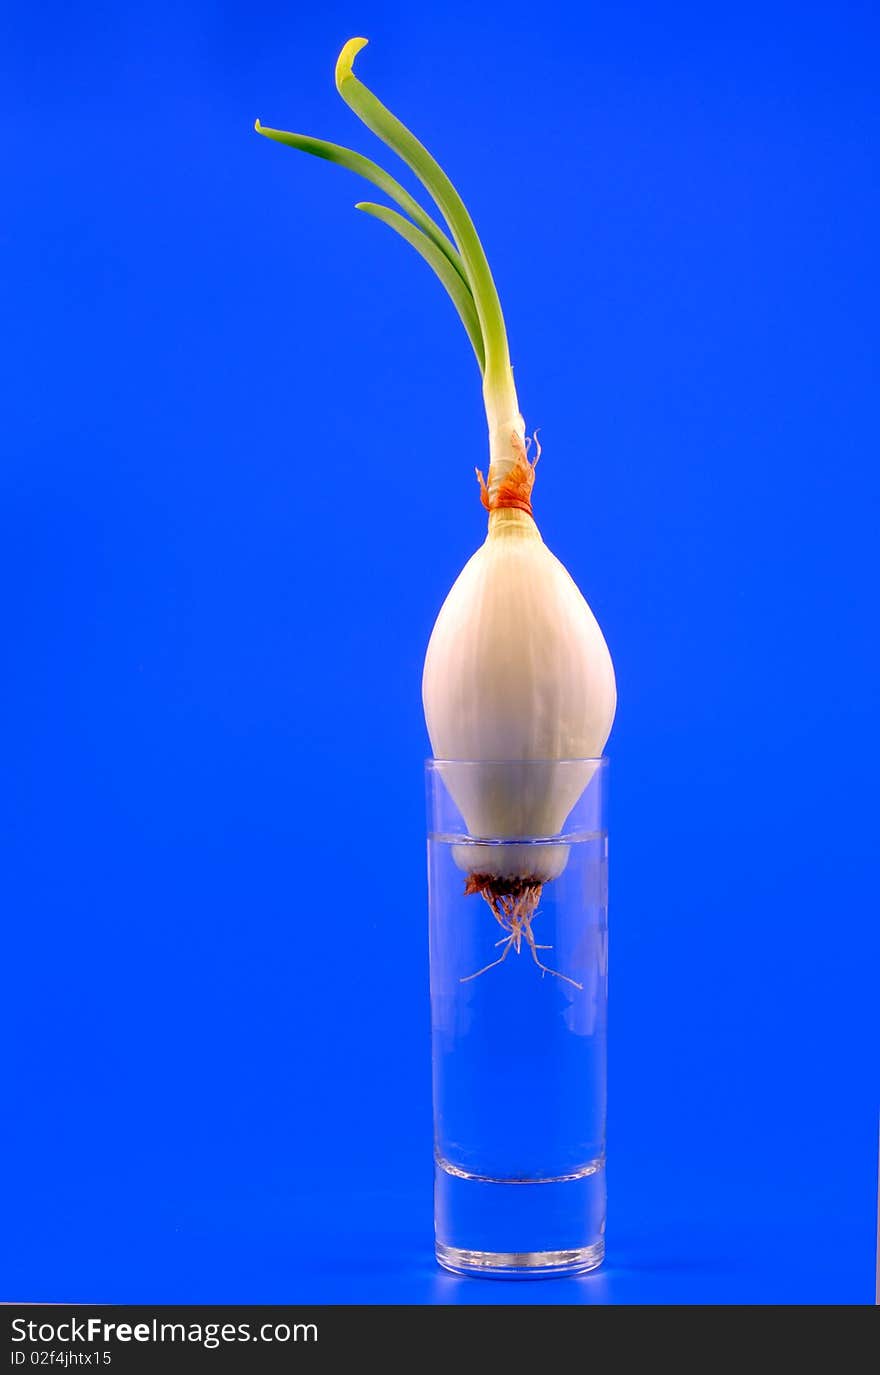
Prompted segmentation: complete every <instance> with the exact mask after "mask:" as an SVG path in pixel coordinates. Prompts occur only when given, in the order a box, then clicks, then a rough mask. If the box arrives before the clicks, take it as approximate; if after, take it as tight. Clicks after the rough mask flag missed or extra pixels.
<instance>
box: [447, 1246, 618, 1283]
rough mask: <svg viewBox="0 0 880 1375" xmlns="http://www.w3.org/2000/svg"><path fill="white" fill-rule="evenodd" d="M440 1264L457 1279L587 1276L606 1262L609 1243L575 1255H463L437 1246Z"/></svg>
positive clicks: (469, 1252) (548, 1253)
mask: <svg viewBox="0 0 880 1375" xmlns="http://www.w3.org/2000/svg"><path fill="white" fill-rule="evenodd" d="M436 1250H437V1260H438V1261H439V1262H440V1264H441V1265H442V1266H443V1268H444V1270H451V1271H452V1273H453V1274H454V1275H480V1276H482V1277H483V1278H484V1279H555V1278H558V1277H559V1276H560V1275H585V1274H587V1272H588V1271H590V1270H595V1269H597V1267H598V1266H600V1265H601V1264H602V1261H603V1260H604V1258H605V1242H604V1241H597V1242H596V1243H595V1245H593V1246H581V1247H579V1248H578V1249H577V1250H575V1251H461V1250H459V1249H458V1247H456V1246H444V1245H442V1243H441V1242H439V1241H438V1243H437V1248H436Z"/></svg>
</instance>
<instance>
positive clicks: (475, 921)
mask: <svg viewBox="0 0 880 1375" xmlns="http://www.w3.org/2000/svg"><path fill="white" fill-rule="evenodd" d="M427 792H428V891H429V911H430V945H431V1019H432V1045H433V1078H434V1158H435V1167H434V1168H435V1175H434V1178H435V1187H434V1214H435V1230H436V1247H437V1259H438V1260H439V1262H440V1264H441V1265H443V1266H445V1267H446V1269H448V1270H452V1271H455V1272H456V1273H459V1274H468V1275H487V1276H505V1277H510V1276H518V1277H531V1276H549V1275H563V1274H580V1273H583V1272H585V1271H587V1270H593V1269H595V1268H596V1266H597V1265H599V1264H601V1261H602V1257H603V1255H604V1250H605V1098H606V1022H607V1015H606V1014H607V951H608V928H607V888H608V884H607V873H608V843H607V831H606V824H605V804H606V793H607V760H605V759H565V760H552V761H544V760H529V761H527V762H522V761H497V762H492V763H483V762H474V761H466V760H438V759H431V760H428V762H427ZM492 831H495V832H498V831H500V832H501V834H497V833H496V834H492V833H491V832H492Z"/></svg>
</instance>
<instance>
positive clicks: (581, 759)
mask: <svg viewBox="0 0 880 1375" xmlns="http://www.w3.org/2000/svg"><path fill="white" fill-rule="evenodd" d="M609 761H610V756H609V755H607V754H599V755H593V756H590V755H576V756H573V757H572V758H570V759H435V758H433V757H430V758H428V759H426V760H425V768H426V769H428V770H431V769H436V768H439V767H441V766H442V765H446V764H456V765H469V766H470V767H472V768H480V769H485V768H490V767H493V766H496V765H498V764H516V765H517V766H518V767H522V765H524V764H596V765H601V766H602V767H603V768H607V767H608V764H609Z"/></svg>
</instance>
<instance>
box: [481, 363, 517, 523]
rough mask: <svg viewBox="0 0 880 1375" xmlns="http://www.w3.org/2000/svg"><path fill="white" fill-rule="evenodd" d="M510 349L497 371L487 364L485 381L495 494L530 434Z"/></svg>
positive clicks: (490, 479) (491, 480) (491, 479)
mask: <svg viewBox="0 0 880 1375" xmlns="http://www.w3.org/2000/svg"><path fill="white" fill-rule="evenodd" d="M505 343H506V340H505ZM506 353H507V350H506V348H505V350H504V354H505V357H504V361H503V363H502V364H501V365H500V366H499V367H498V368H497V369H496V370H495V371H494V373H493V372H490V371H489V369H488V368H487V370H486V376H485V379H484V382H483V400H484V402H485V406H486V420H487V422H488V425H489V476H488V487H489V495H490V497H492V498H494V497H495V495H496V493H497V490H498V487H499V485H500V483H501V482H502V481H503V480H504V479H505V478H506V477H507V476H508V475H509V473H510V472H511V470H512V468H513V467H514V465H515V463H516V461H517V456H518V451H519V449H520V447H521V446H522V444H523V443H524V442H525V435H526V422H525V421H524V420H523V418H522V415H521V414H520V409H519V402H518V401H517V397H516V387H515V386H514V382H513V369H512V368H511V367H510V364H509V362H508V361H507V357H506Z"/></svg>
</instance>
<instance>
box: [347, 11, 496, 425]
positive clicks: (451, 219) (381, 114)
mask: <svg viewBox="0 0 880 1375" xmlns="http://www.w3.org/2000/svg"><path fill="white" fill-rule="evenodd" d="M366 43H367V39H366V38H351V39H349V41H348V42H347V43H346V45H345V47H344V48H343V49H342V52H341V53H340V54H339V59H338V61H337V63H336V87H337V90H338V91H339V94H340V95H341V96H342V99H343V100H344V101H345V102H346V104H347V105H348V106H350V108H351V109H352V110H354V112H355V114H356V115H357V116H358V118H359V119H360V120H362V122H363V123H364V124H366V126H367V128H368V129H371V130H372V132H373V133H374V134H376V135H377V136H378V137H379V138H380V139H382V141H383V143H387V144H388V146H389V148H392V149H393V150H394V152H395V153H397V154H398V156H399V157H401V158H402V159H403V161H404V162H405V163H406V164H407V166H408V167H409V168H410V169H411V170H412V171H413V172H414V173H415V175H416V176H417V177H418V179H419V181H420V182H421V183H422V185H423V186H424V187H425V188H426V190H427V191H428V192H429V193H430V195H431V196H432V197H433V199H434V201H435V202H436V204H437V206H438V208H439V210H440V211H441V213H442V215H443V217H444V219H445V220H446V223H447V224H448V226H449V228H450V230H451V232H452V236H453V238H454V239H455V242H456V244H457V245H458V249H459V252H460V253H461V257H462V260H463V262H464V267H465V271H466V273H467V279H468V282H469V283H470V287H471V291H472V293H473V298H474V304H475V305H476V309H477V315H478V316H479V319H480V326H481V332H482V335H483V343H484V346H485V350H486V377H485V387H484V391H485V393H486V395H487V404H488V398H490V397H491V399H492V406H493V409H497V410H498V411H499V412H501V411H507V412H508V413H509V414H515V413H516V410H517V406H516V392H515V389H514V385H513V374H512V372H511V368H510V353H509V350H508V344H507V331H506V329H505V326H504V316H503V315H502V313H501V303H500V301H499V299H498V292H497V290H496V288H495V283H494V281H493V279H492V273H491V271H490V269H489V264H488V262H487V260H486V255H485V253H484V251H483V246H482V244H481V243H480V240H479V237H478V235H477V231H476V229H475V228H474V225H473V222H472V220H471V217H470V215H469V214H468V212H467V209H466V208H465V205H464V202H463V201H462V199H461V197H460V196H459V194H458V192H457V191H456V189H455V187H454V186H453V185H452V182H451V181H450V180H449V178H448V177H447V175H446V173H445V172H444V171H443V169H442V167H440V165H439V163H437V162H435V160H434V158H432V156H431V154H430V153H429V152H428V150H427V148H425V147H424V146H423V145H422V144H421V143H420V142H419V141H418V139H417V138H416V137H415V136H414V135H413V134H411V133H410V131H409V129H407V127H406V125H405V124H402V123H401V121H400V120H399V119H398V118H397V117H396V116H395V115H393V114H392V113H391V111H390V110H388V109H386V107H385V106H384V105H383V104H382V102H381V101H380V100H378V99H377V98H376V96H374V95H373V93H372V91H370V90H368V88H367V87H366V86H365V85H364V84H363V82H361V81H359V80H358V78H357V77H356V76H355V75H354V72H353V70H352V66H353V63H354V59H355V57H356V56H357V54H358V53H359V52H360V51H361V49H362V48H363V47H365V46H366ZM511 406H512V410H511ZM500 418H501V419H506V418H507V417H506V416H504V415H502V416H501V417H500ZM490 427H491V420H490Z"/></svg>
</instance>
